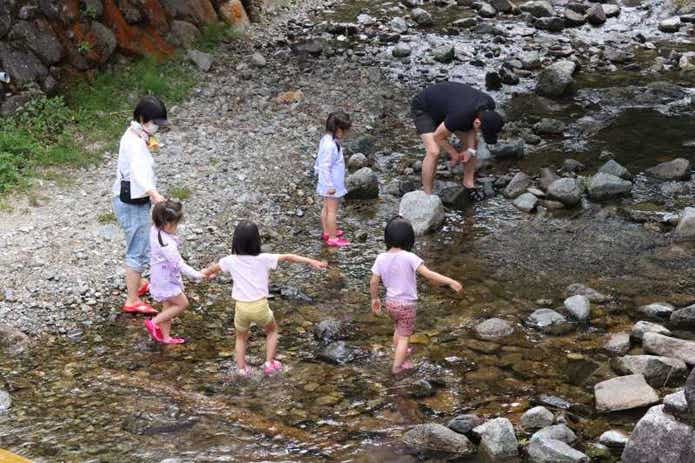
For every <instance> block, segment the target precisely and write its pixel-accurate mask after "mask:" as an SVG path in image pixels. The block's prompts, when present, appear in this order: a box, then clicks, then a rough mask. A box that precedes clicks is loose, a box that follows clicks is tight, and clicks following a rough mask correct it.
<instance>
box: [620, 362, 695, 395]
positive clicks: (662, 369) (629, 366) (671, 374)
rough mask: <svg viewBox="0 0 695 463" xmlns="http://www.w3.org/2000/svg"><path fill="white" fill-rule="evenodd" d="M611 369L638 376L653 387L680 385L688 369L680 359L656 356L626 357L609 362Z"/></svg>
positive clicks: (622, 373)
mask: <svg viewBox="0 0 695 463" xmlns="http://www.w3.org/2000/svg"><path fill="white" fill-rule="evenodd" d="M611 368H613V370H615V372H616V373H618V374H621V375H631V374H640V375H642V376H644V378H645V379H646V380H647V382H648V383H649V384H650V385H651V386H653V387H664V386H667V385H677V384H681V383H682V382H683V381H684V380H685V378H686V374H687V372H688V369H687V367H686V365H685V362H683V361H682V360H680V359H676V358H670V357H660V356H656V355H626V356H624V357H619V358H614V359H612V360H611Z"/></svg>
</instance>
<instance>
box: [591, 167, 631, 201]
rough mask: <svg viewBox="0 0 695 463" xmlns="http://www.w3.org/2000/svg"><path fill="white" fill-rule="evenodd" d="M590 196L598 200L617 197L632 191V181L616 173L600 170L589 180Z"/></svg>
mask: <svg viewBox="0 0 695 463" xmlns="http://www.w3.org/2000/svg"><path fill="white" fill-rule="evenodd" d="M588 190H589V197H590V198H591V199H594V200H596V201H603V200H606V199H611V198H615V197H617V196H621V195H624V194H628V193H630V191H632V183H631V182H628V181H627V180H623V179H622V178H620V177H616V176H615V175H611V174H606V173H604V172H599V173H597V174H596V175H594V176H593V177H591V180H589V188H588Z"/></svg>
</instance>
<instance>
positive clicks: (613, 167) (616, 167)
mask: <svg viewBox="0 0 695 463" xmlns="http://www.w3.org/2000/svg"><path fill="white" fill-rule="evenodd" d="M598 171H599V172H603V173H604V174H611V175H615V176H616V177H620V178H622V179H625V180H629V179H631V178H632V174H631V173H630V171H629V170H627V169H626V168H625V167H623V166H622V165H620V164H619V163H617V162H616V161H614V160H613V159H609V160H608V161H606V163H605V164H604V165H602V166H601V168H600V169H599V170H598Z"/></svg>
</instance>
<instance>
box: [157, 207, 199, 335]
mask: <svg viewBox="0 0 695 463" xmlns="http://www.w3.org/2000/svg"><path fill="white" fill-rule="evenodd" d="M182 209H183V208H182V206H181V203H179V202H176V201H171V200H166V201H164V202H162V203H158V204H157V205H155V206H154V208H153V209H152V222H154V225H153V226H152V227H151V229H150V268H151V275H150V294H151V295H152V297H153V298H154V300H155V301H157V302H161V303H162V305H163V306H164V310H162V312H161V313H160V314H159V315H157V316H156V317H154V318H152V319H151V320H145V327H146V328H147V331H148V332H149V333H150V336H152V339H154V340H155V341H157V342H161V343H162V344H183V343H184V342H185V340H184V339H183V338H172V337H171V320H172V319H173V318H174V317H176V316H178V315H179V314H180V313H181V312H183V311H184V310H185V309H186V307H188V299H187V298H186V295H185V294H184V293H183V281H182V279H181V274H182V273H183V274H184V275H186V276H187V277H188V278H190V279H192V280H202V279H203V277H204V275H203V274H202V273H201V272H199V271H197V270H195V269H193V268H192V267H191V266H189V265H188V264H186V263H185V262H184V261H183V258H181V254H180V253H179V247H180V246H181V240H180V239H179V238H178V237H177V236H176V228H177V227H178V225H179V223H180V222H181V220H182V219H183V210H182Z"/></svg>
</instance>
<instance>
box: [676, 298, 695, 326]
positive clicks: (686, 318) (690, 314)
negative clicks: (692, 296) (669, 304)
mask: <svg viewBox="0 0 695 463" xmlns="http://www.w3.org/2000/svg"><path fill="white" fill-rule="evenodd" d="M670 326H671V327H672V328H676V329H686V330H689V329H693V328H695V304H694V305H690V306H688V307H683V308H682V309H678V310H674V311H673V313H671V325H670Z"/></svg>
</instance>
